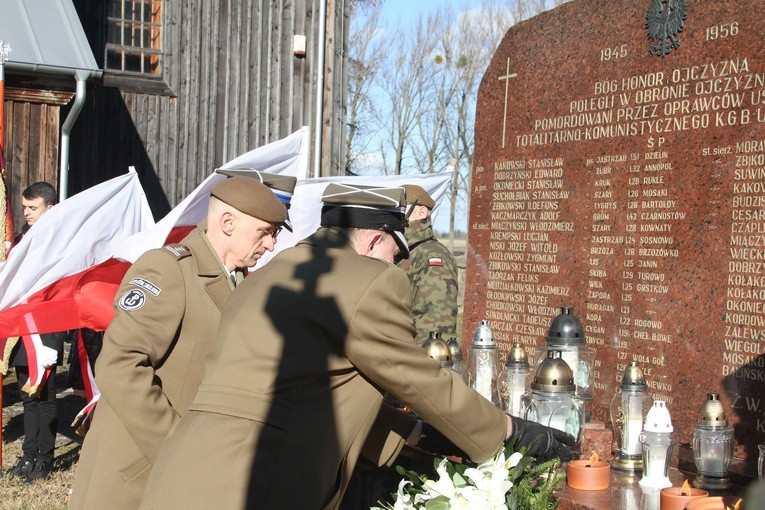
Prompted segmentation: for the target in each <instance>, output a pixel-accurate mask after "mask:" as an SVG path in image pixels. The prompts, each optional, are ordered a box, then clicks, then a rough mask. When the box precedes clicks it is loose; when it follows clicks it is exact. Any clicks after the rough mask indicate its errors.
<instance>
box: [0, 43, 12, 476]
mask: <svg viewBox="0 0 765 510" xmlns="http://www.w3.org/2000/svg"><path fill="white" fill-rule="evenodd" d="M10 54H11V45H10V44H8V43H7V42H5V41H0V173H1V174H2V179H1V182H0V187H2V190H0V191H2V194H1V198H0V199H4V201H5V207H2V210H3V212H4V215H5V218H4V221H3V222H2V223H3V225H2V226H0V228H2V230H3V231H4V232H3V234H4V235H3V236H2V242H3V246H2V249H1V250H0V260H5V255H6V253H7V250H8V248H9V246H10V245H9V244H7V241H9V240H10V241H13V223H12V221H13V218H12V217H11V216H10V210H11V208H10V205H11V204H10V203H9V202H8V190H7V188H6V185H7V184H8V180H7V179H6V177H5V61H6V60H7V59H8V56H9V55H10ZM9 221H10V222H11V223H10V225H11V230H10V232H9V231H8V224H9ZM3 227H4V228H3ZM9 233H10V236H9ZM9 237H10V239H9ZM2 388H3V374H2V373H0V472H2V469H3V418H2V409H3V392H2Z"/></svg>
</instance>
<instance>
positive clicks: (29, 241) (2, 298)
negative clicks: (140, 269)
mask: <svg viewBox="0 0 765 510" xmlns="http://www.w3.org/2000/svg"><path fill="white" fill-rule="evenodd" d="M153 223H154V220H153V218H152V216H151V211H150V209H149V205H148V203H147V201H146V197H145V195H144V192H143V189H142V188H141V184H140V182H139V181H138V175H137V174H136V173H135V171H130V172H129V173H127V174H126V175H122V176H119V177H115V178H114V179H111V180H109V181H106V182H104V183H101V184H99V185H97V186H94V187H92V188H90V189H87V190H85V191H83V192H81V193H78V194H76V195H73V196H72V197H70V198H68V199H67V200H64V201H63V202H61V203H60V204H58V205H56V206H55V207H53V208H52V209H51V210H50V211H48V212H47V213H46V214H44V215H43V216H42V217H40V219H39V220H38V221H37V222H36V223H35V224H34V226H33V227H32V228H30V229H29V231H28V232H27V233H26V234H25V235H24V236H23V237H22V239H21V241H20V242H19V243H18V244H17V245H16V246H14V247H13V249H12V250H11V251H10V253H9V254H8V260H7V261H6V262H5V263H3V264H2V266H0V339H2V340H0V342H1V343H2V344H3V345H2V347H4V344H5V339H7V338H10V337H17V336H21V337H22V338H23V341H24V346H25V348H26V350H27V357H28V359H29V372H30V389H31V390H33V391H34V389H35V388H36V387H37V386H39V385H40V384H41V383H42V382H43V381H44V380H45V379H44V378H45V370H43V367H44V362H43V360H42V359H40V358H41V357H42V356H40V355H38V350H39V349H38V348H39V347H40V346H41V345H42V344H41V343H40V342H39V334H41V333H52V332H56V331H66V330H69V329H77V328H81V327H88V328H92V329H97V325H96V324H94V323H93V322H92V320H93V318H94V317H98V316H100V315H103V314H104V313H105V314H111V313H112V311H111V300H108V301H106V302H102V301H103V299H104V293H107V294H108V293H109V292H110V290H111V288H112V286H113V285H114V284H115V282H116V284H119V282H120V280H121V279H122V275H124V273H125V271H127V267H128V265H127V264H120V263H119V261H116V260H113V259H112V254H113V253H114V250H115V248H116V246H117V244H118V243H119V242H120V241H121V240H123V239H125V238H127V237H128V236H130V235H132V234H134V233H136V232H139V231H141V230H143V229H146V228H147V227H149V226H150V225H152V224H153ZM114 292H116V288H115V289H114ZM112 298H113V294H112Z"/></svg>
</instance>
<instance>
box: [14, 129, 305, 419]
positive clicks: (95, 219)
mask: <svg viewBox="0 0 765 510" xmlns="http://www.w3.org/2000/svg"><path fill="white" fill-rule="evenodd" d="M307 147H308V129H307V128H302V129H300V130H298V131H296V132H295V133H293V134H292V135H290V136H288V137H286V138H284V139H282V140H279V141H276V142H273V143H270V144H267V145H264V146H262V147H259V148H257V149H254V150H252V151H250V152H248V153H246V154H244V155H242V156H239V157H238V158H236V159H234V160H233V161H231V162H229V163H227V164H226V165H224V168H229V167H236V168H252V169H253V170H264V171H269V172H272V173H285V174H289V175H299V174H300V172H302V173H303V174H304V173H305V167H306V164H307V163H306V162H307ZM225 178H226V176H224V175H221V174H217V173H214V172H213V173H212V174H211V175H210V176H209V177H208V178H207V179H205V180H204V181H203V182H202V183H201V184H200V185H199V186H197V188H196V189H194V191H192V192H191V193H190V194H189V196H187V197H186V198H185V199H184V200H183V201H182V202H181V203H180V204H178V205H177V206H176V207H175V208H174V209H173V210H171V211H170V212H169V213H168V214H167V216H165V217H164V218H163V219H162V220H161V221H159V222H157V223H156V224H155V223H154V221H153V219H152V217H151V212H150V210H149V207H148V204H147V202H146V198H145V196H144V194H143V190H142V189H141V187H140V184H139V182H138V178H137V175H136V174H135V172H134V171H131V173H130V174H128V175H127V176H123V177H118V178H116V179H112V180H110V181H107V182H105V183H102V184H99V185H98V186H94V187H93V188H90V189H89V190H86V191H83V192H82V193H79V194H77V195H74V196H72V197H71V198H69V199H67V200H65V201H63V202H61V203H60V204H58V205H56V206H55V207H54V208H52V209H51V210H50V211H49V212H47V213H46V214H45V215H43V216H42V217H41V218H40V220H39V221H38V222H37V223H35V225H34V228H32V229H30V230H29V231H28V232H27V234H26V235H25V236H24V237H23V238H22V241H21V242H20V243H19V244H18V245H17V246H15V247H14V248H13V250H11V254H10V257H9V260H8V261H7V262H6V263H5V264H4V265H2V266H1V267H0V338H9V337H14V336H22V335H23V336H29V337H30V338H34V337H33V336H31V335H37V334H41V333H49V332H54V331H64V330H70V329H79V328H90V329H93V330H96V331H103V330H105V329H106V328H107V326H108V325H109V322H111V319H112V318H113V316H114V311H113V309H112V302H113V301H114V297H115V295H116V293H117V290H118V289H119V284H120V282H121V281H122V278H123V276H124V275H125V273H126V272H127V270H128V268H129V267H130V265H131V264H132V263H133V262H135V261H136V260H137V259H138V257H140V256H141V255H142V254H143V253H145V252H146V251H148V250H150V249H153V248H160V247H162V246H163V245H165V244H167V243H173V242H178V241H180V240H181V239H183V238H184V237H185V236H186V234H187V233H188V232H189V231H191V230H192V229H193V228H194V227H195V226H196V225H197V224H198V223H200V222H202V221H203V220H204V219H205V217H206V214H207V202H208V199H209V196H210V189H211V188H212V187H213V186H215V184H217V183H218V182H220V181H222V180H224V179H225ZM4 344H5V340H0V352H2V347H3V346H4ZM25 345H26V343H25ZM30 347H31V351H32V356H34V355H35V352H34V347H35V346H34V344H30ZM29 351H30V350H29V349H28V354H29ZM81 367H82V369H83V370H85V371H86V372H85V373H83V376H84V377H83V379H84V380H85V384H86V393H92V394H91V395H87V397H88V400H91V403H94V400H93V399H97V396H98V390H97V388H96V387H95V381H94V379H93V377H92V375H93V374H92V371H91V373H87V369H88V367H89V364H88V363H81ZM31 371H32V366H30V379H31V375H32V374H31ZM39 372H40V373H39V377H38V378H37V379H36V386H39V385H40V384H41V383H42V381H44V379H43V377H44V375H45V374H44V371H43V370H39ZM89 390H90V391H89ZM89 405H90V404H89Z"/></svg>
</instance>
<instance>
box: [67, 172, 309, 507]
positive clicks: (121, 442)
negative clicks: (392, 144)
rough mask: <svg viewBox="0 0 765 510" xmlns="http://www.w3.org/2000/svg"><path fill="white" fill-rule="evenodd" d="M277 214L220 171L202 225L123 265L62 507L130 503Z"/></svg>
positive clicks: (264, 198) (260, 188) (190, 393)
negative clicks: (93, 401)
mask: <svg viewBox="0 0 765 510" xmlns="http://www.w3.org/2000/svg"><path fill="white" fill-rule="evenodd" d="M292 186H293V187H294V181H293V183H292ZM286 219H287V210H286V208H285V206H284V204H282V202H281V201H280V200H279V199H277V198H276V197H275V196H274V194H273V193H272V191H271V190H270V189H269V188H268V187H267V186H265V185H264V184H262V183H260V182H258V180H256V179H252V178H248V177H233V178H229V179H226V180H225V181H222V182H221V183H219V184H217V185H215V186H214V187H213V188H212V190H211V197H210V201H209V205H208V214H207V221H206V225H204V224H202V225H200V226H199V227H197V228H196V229H195V230H193V231H192V232H191V233H189V235H188V236H187V237H186V238H185V239H183V241H182V242H181V243H180V244H173V245H168V246H165V247H163V248H160V249H156V250H151V251H149V252H147V253H146V254H144V255H143V256H141V257H140V258H139V259H138V260H137V261H136V262H135V264H133V266H132V267H131V268H130V270H129V271H128V272H127V274H126V275H125V278H124V279H123V281H122V284H121V285H120V289H119V291H118V292H117V296H116V298H115V301H114V310H115V314H114V320H113V321H112V322H111V324H110V326H109V328H108V329H107V331H106V335H105V337H104V345H103V348H102V350H101V353H100V355H99V357H98V360H97V362H96V383H97V384H98V387H99V389H100V390H101V398H100V400H99V402H98V406H97V407H96V411H95V415H94V419H93V424H92V426H91V428H90V430H89V431H88V434H87V436H86V438H85V442H84V444H83V448H82V452H81V454H80V460H79V463H78V466H77V473H76V477H75V482H74V489H73V492H72V496H71V499H70V502H69V506H70V508H73V509H98V510H102V509H105V508H108V509H112V510H113V509H135V508H137V507H138V505H139V503H140V501H141V497H142V496H143V492H144V488H145V484H146V480H147V479H148V476H149V472H150V471H151V469H152V465H153V463H154V461H155V459H156V456H157V454H158V452H159V448H160V446H161V444H162V442H163V441H164V440H165V437H166V436H167V434H168V433H169V431H170V429H171V428H172V427H173V426H174V425H175V423H176V422H177V421H178V420H179V418H180V417H181V416H182V415H183V414H184V413H185V412H186V410H187V408H188V406H189V404H190V403H191V400H192V399H193V397H194V395H195V394H196V391H197V387H198V386H199V382H200V380H201V378H202V371H203V363H202V359H203V357H204V356H205V355H206V354H207V353H208V352H209V351H210V350H211V349H212V346H213V345H214V342H215V332H216V330H217V328H218V322H219V319H220V310H221V308H222V307H223V303H224V302H225V301H226V299H227V298H228V297H229V295H230V294H231V292H232V291H233V290H234V287H235V284H236V282H237V281H241V278H242V276H243V274H244V271H246V268H247V267H251V266H253V265H255V262H256V261H257V260H258V259H259V258H260V257H261V255H263V253H265V251H266V250H269V251H271V250H273V248H274V244H275V243H276V234H277V232H278V231H279V229H280V228H281V226H282V224H283V223H284V222H285V220H286Z"/></svg>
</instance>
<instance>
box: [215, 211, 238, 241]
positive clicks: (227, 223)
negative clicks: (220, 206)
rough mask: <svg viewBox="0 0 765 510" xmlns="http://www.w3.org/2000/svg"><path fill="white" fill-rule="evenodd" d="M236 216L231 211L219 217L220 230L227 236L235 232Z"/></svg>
mask: <svg viewBox="0 0 765 510" xmlns="http://www.w3.org/2000/svg"><path fill="white" fill-rule="evenodd" d="M234 219H235V218H234V215H233V214H232V213H231V211H225V212H223V213H222V214H221V215H220V216H219V217H218V222H219V225H220V230H221V232H223V233H224V234H226V235H227V236H230V235H231V234H232V233H233V232H234Z"/></svg>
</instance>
